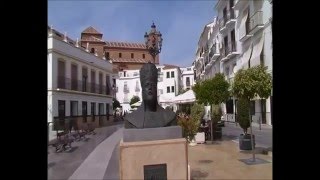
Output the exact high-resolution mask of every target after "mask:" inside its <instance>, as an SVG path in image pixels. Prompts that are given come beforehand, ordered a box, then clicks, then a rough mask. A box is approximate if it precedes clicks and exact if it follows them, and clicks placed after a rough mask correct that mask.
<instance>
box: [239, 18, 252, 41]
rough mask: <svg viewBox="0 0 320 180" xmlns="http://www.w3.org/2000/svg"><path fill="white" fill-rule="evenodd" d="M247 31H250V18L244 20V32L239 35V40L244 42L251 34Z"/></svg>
mask: <svg viewBox="0 0 320 180" xmlns="http://www.w3.org/2000/svg"><path fill="white" fill-rule="evenodd" d="M249 31H250V20H249V19H247V20H246V22H245V34H244V35H243V36H242V37H240V39H239V41H240V42H245V41H246V40H248V39H249V38H251V37H252V35H251V34H249Z"/></svg>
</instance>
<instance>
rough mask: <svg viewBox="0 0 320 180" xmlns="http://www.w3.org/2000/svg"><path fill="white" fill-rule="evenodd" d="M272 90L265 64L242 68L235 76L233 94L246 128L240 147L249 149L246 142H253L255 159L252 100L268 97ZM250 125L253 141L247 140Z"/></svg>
mask: <svg viewBox="0 0 320 180" xmlns="http://www.w3.org/2000/svg"><path fill="white" fill-rule="evenodd" d="M271 90H272V77H271V74H270V73H268V72H267V67H265V66H261V65H258V66H254V67H251V68H248V69H246V70H243V69H240V70H239V71H238V72H237V73H236V74H235V77H234V84H233V88H232V91H233V94H234V95H235V96H236V97H237V98H238V105H237V117H236V118H237V121H238V122H239V124H240V126H241V128H242V129H243V130H244V135H240V139H239V146H240V149H248V148H247V147H245V146H246V145H245V144H246V143H245V142H250V143H251V148H250V149H252V155H253V159H254V160H255V154H254V147H255V145H254V144H255V143H254V136H253V133H252V126H251V122H252V121H251V112H250V100H252V99H253V98H257V97H259V98H260V99H266V98H268V97H269V96H270V95H271ZM249 126H250V130H251V134H250V135H251V138H250V139H252V141H247V139H248V133H247V129H248V127H249Z"/></svg>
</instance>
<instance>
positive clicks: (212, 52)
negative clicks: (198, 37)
mask: <svg viewBox="0 0 320 180" xmlns="http://www.w3.org/2000/svg"><path fill="white" fill-rule="evenodd" d="M215 53H216V45H213V46H212V47H211V49H210V53H209V58H210V59H211V58H212V56H213V55H214V54H215Z"/></svg>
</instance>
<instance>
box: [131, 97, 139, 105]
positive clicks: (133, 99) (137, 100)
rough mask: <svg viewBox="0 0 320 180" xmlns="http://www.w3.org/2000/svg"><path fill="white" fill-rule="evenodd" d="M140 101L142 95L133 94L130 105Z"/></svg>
mask: <svg viewBox="0 0 320 180" xmlns="http://www.w3.org/2000/svg"><path fill="white" fill-rule="evenodd" d="M139 101H140V97H139V96H133V97H132V98H131V100H130V105H132V104H134V103H136V102H139Z"/></svg>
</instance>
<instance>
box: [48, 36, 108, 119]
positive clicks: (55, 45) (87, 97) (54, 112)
mask: <svg viewBox="0 0 320 180" xmlns="http://www.w3.org/2000/svg"><path fill="white" fill-rule="evenodd" d="M58 60H62V61H64V62H65V77H66V78H71V64H76V65H77V68H78V77H77V78H78V80H82V67H83V66H85V67H87V69H88V76H89V77H88V82H89V83H90V81H91V78H90V76H91V73H90V71H91V69H93V70H95V72H96V83H97V84H98V83H99V81H98V77H99V72H102V74H103V76H102V77H103V81H102V82H103V85H106V82H105V78H106V75H107V74H108V75H109V76H110V77H111V76H112V73H111V70H112V65H111V64H110V63H109V62H107V61H105V60H103V59H100V58H98V57H96V56H94V55H93V54H90V53H88V52H86V51H84V50H83V49H80V48H77V47H75V46H74V45H71V44H69V43H66V42H63V41H61V40H58V39H56V38H55V37H53V36H52V35H49V37H48V67H47V68H48V120H47V121H48V122H51V121H52V120H53V117H56V116H58V100H65V101H66V111H65V112H66V114H65V115H66V116H69V115H70V101H71V100H72V101H78V115H81V114H82V101H87V102H88V114H90V108H91V107H90V102H95V103H104V104H106V103H109V104H110V105H109V108H110V110H109V112H110V113H112V98H111V96H106V95H100V94H96V95H93V94H92V93H87V92H79V91H71V90H62V89H60V91H59V90H58V89H57V79H58V78H57V77H58ZM90 62H92V63H90ZM110 85H112V80H111V79H110ZM96 105H97V108H96V110H97V112H98V104H96ZM105 107H106V105H105ZM104 111H105V110H104ZM97 112H96V113H97Z"/></svg>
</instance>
